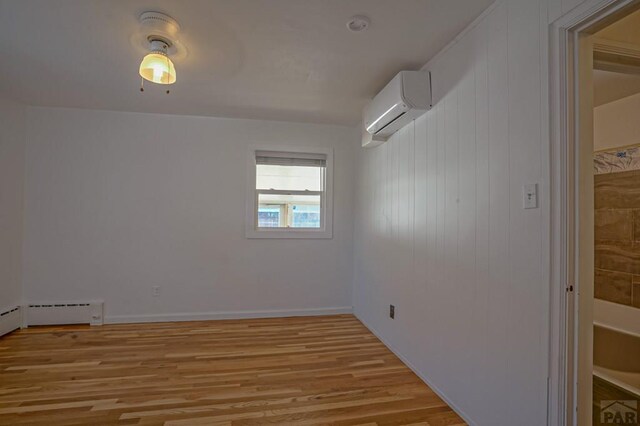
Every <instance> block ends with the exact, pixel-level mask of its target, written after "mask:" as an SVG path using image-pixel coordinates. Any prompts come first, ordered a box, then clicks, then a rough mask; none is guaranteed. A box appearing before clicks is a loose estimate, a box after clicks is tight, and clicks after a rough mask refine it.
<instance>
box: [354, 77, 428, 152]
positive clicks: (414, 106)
mask: <svg viewBox="0 0 640 426" xmlns="http://www.w3.org/2000/svg"><path fill="white" fill-rule="evenodd" d="M431 107H432V101H431V73H430V72H429V71H400V72H399V73H398V74H397V75H396V76H395V77H394V78H393V79H392V80H391V81H390V82H389V83H388V84H387V85H386V86H385V87H384V89H382V90H381V91H380V93H378V94H377V95H376V96H375V97H374V98H373V100H372V101H371V102H370V103H369V104H368V105H367V106H366V107H365V109H364V114H363V116H364V120H363V124H364V126H363V127H364V129H363V130H364V131H363V136H362V146H363V147H366V148H370V147H374V146H378V145H380V144H381V143H383V142H386V141H387V140H388V139H389V137H391V135H393V134H394V133H395V132H396V131H398V130H399V129H401V128H402V127H404V126H405V125H406V124H408V123H410V122H411V121H413V120H415V119H416V118H418V117H420V116H421V115H422V114H424V113H425V112H427V111H429V110H430V109H431Z"/></svg>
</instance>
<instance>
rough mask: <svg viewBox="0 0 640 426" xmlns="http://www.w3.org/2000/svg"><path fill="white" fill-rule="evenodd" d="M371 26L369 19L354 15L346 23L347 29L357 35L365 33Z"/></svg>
mask: <svg viewBox="0 0 640 426" xmlns="http://www.w3.org/2000/svg"><path fill="white" fill-rule="evenodd" d="M369 25H371V19H369V18H368V17H366V16H364V15H355V16H352V17H351V18H349V20H348V21H347V28H349V31H351V32H354V33H359V32H362V31H365V30H366V29H367V28H369Z"/></svg>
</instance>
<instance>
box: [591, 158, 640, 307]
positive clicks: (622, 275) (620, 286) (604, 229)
mask: <svg viewBox="0 0 640 426" xmlns="http://www.w3.org/2000/svg"><path fill="white" fill-rule="evenodd" d="M595 208H596V211H595V239H596V242H595V245H596V253H595V266H596V270H595V297H596V298H598V299H603V300H608V301H610V302H615V303H620V304H623V305H628V306H634V307H636V308H640V170H632V171H626V172H620V173H607V174H597V175H596V176H595Z"/></svg>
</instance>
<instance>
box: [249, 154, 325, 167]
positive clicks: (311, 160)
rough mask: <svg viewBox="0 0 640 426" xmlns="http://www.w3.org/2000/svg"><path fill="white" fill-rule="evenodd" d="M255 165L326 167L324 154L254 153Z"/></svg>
mask: <svg viewBox="0 0 640 426" xmlns="http://www.w3.org/2000/svg"><path fill="white" fill-rule="evenodd" d="M256 164H262V165H271V166H298V167H326V166H327V156H326V155H325V154H307V153H298V152H276V151H256Z"/></svg>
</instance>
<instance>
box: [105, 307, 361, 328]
mask: <svg viewBox="0 0 640 426" xmlns="http://www.w3.org/2000/svg"><path fill="white" fill-rule="evenodd" d="M352 313H353V307H352V306H338V307H328V308H306V309H281V310H263V311H216V312H194V313H187V312H184V313H171V314H144V315H107V316H106V317H105V321H104V322H105V324H126V323H142V322H181V321H210V320H227V319H251V318H284V317H311V316H324V315H341V314H352Z"/></svg>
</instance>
